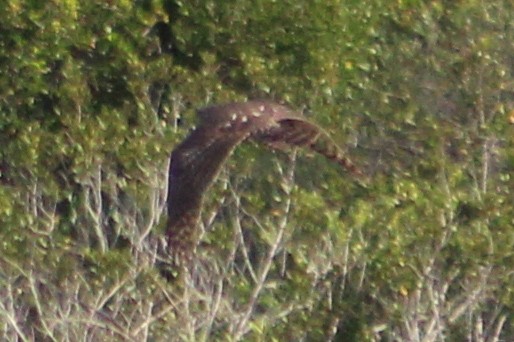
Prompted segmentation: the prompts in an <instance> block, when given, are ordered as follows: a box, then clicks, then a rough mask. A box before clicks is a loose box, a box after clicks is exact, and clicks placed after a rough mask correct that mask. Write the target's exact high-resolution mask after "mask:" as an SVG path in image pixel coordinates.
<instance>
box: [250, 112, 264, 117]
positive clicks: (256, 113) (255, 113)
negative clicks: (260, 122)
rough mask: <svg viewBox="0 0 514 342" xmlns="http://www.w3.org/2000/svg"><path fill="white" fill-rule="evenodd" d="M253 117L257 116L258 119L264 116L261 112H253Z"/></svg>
mask: <svg viewBox="0 0 514 342" xmlns="http://www.w3.org/2000/svg"><path fill="white" fill-rule="evenodd" d="M252 115H253V116H255V117H256V118H258V117H259V116H261V115H262V113H260V112H252Z"/></svg>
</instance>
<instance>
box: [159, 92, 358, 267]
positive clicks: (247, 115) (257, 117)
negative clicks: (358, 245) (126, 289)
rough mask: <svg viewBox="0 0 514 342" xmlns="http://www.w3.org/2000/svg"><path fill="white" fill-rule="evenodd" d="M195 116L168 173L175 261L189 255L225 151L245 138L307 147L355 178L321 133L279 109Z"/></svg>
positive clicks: (268, 105)
mask: <svg viewBox="0 0 514 342" xmlns="http://www.w3.org/2000/svg"><path fill="white" fill-rule="evenodd" d="M198 115H199V117H200V124H199V126H198V128H197V129H195V130H194V131H193V132H192V133H191V134H190V135H189V136H188V137H187V138H186V139H185V140H184V141H183V142H182V143H181V144H180V145H179V146H178V147H177V148H176V149H175V150H174V151H173V153H172V155H171V164H170V170H169V175H170V177H169V188H168V223H167V232H166V235H167V237H168V247H169V250H170V252H171V254H172V255H173V256H174V259H175V260H177V261H179V262H182V261H188V260H190V258H191V257H192V255H193V253H194V248H195V246H196V244H197V240H198V233H197V230H198V229H197V224H198V221H199V218H200V211H201V207H202V202H203V196H204V193H205V191H206V190H207V189H208V188H209V186H210V185H211V184H212V182H213V181H214V179H215V178H216V176H217V175H218V173H219V171H220V169H221V166H222V165H223V163H224V161H225V160H226V159H227V158H228V157H229V155H230V153H231V152H232V151H233V150H234V148H235V147H236V146H237V145H238V144H239V143H241V142H242V141H243V140H245V139H246V138H248V137H251V138H252V139H254V140H256V141H259V142H263V143H264V144H266V145H268V146H269V147H271V148H284V147H287V146H304V147H307V148H310V149H312V150H314V151H316V152H318V153H320V154H322V155H324V156H325V157H327V158H328V159H330V160H333V161H335V162H337V163H339V164H340V165H342V166H343V167H345V168H346V169H348V170H350V171H352V172H354V173H355V174H358V171H357V169H356V168H355V166H353V164H352V163H351V162H350V161H349V160H348V159H347V158H346V157H345V156H344V154H343V152H342V151H341V149H340V148H339V147H338V146H337V144H336V143H335V142H334V141H333V140H332V139H331V138H330V137H329V135H328V134H327V133H326V132H325V131H323V130H322V129H321V128H320V127H318V126H316V125H314V124H312V123H310V122H308V121H306V120H304V119H303V118H302V117H301V116H300V115H299V114H297V113H296V112H293V111H292V110H290V109H289V108H287V107H285V106H282V105H279V104H276V103H272V102H267V101H250V102H245V103H231V104H226V105H219V106H212V107H207V108H203V109H200V110H199V111H198Z"/></svg>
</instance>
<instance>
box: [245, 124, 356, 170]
mask: <svg viewBox="0 0 514 342" xmlns="http://www.w3.org/2000/svg"><path fill="white" fill-rule="evenodd" d="M252 137H253V138H254V139H255V140H257V141H259V142H262V143H264V144H266V145H268V146H269V147H271V148H274V149H284V148H287V147H289V146H298V147H305V148H308V149H311V150H313V151H315V152H317V153H319V154H321V155H323V156H324V157H326V158H327V159H329V160H332V161H334V162H336V163H338V164H339V165H341V166H342V167H343V168H344V169H346V170H347V171H349V172H351V173H353V174H355V175H357V176H360V171H359V170H358V169H357V167H356V166H355V165H354V164H353V163H352V162H351V161H350V159H349V158H347V157H346V156H345V153H344V152H343V150H342V149H341V148H340V147H339V146H338V145H337V143H336V142H335V141H334V140H333V139H332V138H331V137H330V136H329V135H328V133H327V132H325V130H323V129H322V128H321V127H319V126H317V125H315V124H313V123H311V122H309V121H307V120H305V119H303V118H301V117H286V118H281V119H279V120H278V123H277V125H276V126H274V127H272V128H270V129H268V130H266V131H262V132H258V133H256V134H254V135H253V136H252Z"/></svg>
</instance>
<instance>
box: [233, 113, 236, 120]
mask: <svg viewBox="0 0 514 342" xmlns="http://www.w3.org/2000/svg"><path fill="white" fill-rule="evenodd" d="M236 119H237V114H236V113H234V114H232V121H235V120H236Z"/></svg>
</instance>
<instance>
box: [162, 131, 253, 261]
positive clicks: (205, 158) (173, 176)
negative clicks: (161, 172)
mask: <svg viewBox="0 0 514 342" xmlns="http://www.w3.org/2000/svg"><path fill="white" fill-rule="evenodd" d="M220 133H222V132H220V131H219V130H216V129H209V128H208V127H199V128H197V129H196V130H194V131H193V132H192V133H191V134H190V135H189V136H188V137H187V138H186V140H184V141H183V142H182V143H181V144H180V145H179V146H178V147H177V148H176V149H175V150H174V151H173V153H172V155H171V163H170V170H169V175H170V177H169V187H168V224H167V235H168V238H169V243H170V248H171V249H174V250H175V251H174V253H175V254H177V253H178V254H183V253H188V249H192V248H194V245H195V241H196V229H195V227H196V225H197V223H198V221H199V218H200V210H201V206H202V202H203V195H204V193H205V191H206V190H207V188H208V187H209V186H210V185H211V184H212V182H213V181H214V179H215V178H216V176H217V175H218V173H219V171H220V169H221V167H222V165H223V162H224V161H225V160H226V159H227V158H228V157H229V155H230V153H231V152H232V150H233V149H234V148H235V147H236V146H237V145H238V144H239V143H240V142H241V141H242V140H243V139H245V138H246V136H247V134H245V133H244V132H243V133H240V132H233V133H232V134H220ZM190 252H192V251H190Z"/></svg>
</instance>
